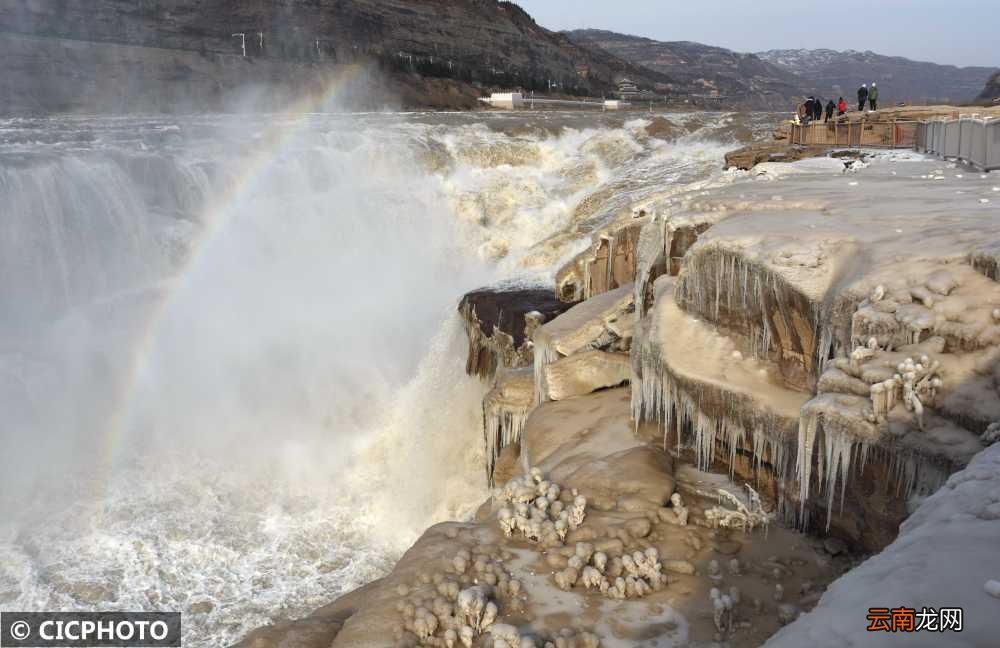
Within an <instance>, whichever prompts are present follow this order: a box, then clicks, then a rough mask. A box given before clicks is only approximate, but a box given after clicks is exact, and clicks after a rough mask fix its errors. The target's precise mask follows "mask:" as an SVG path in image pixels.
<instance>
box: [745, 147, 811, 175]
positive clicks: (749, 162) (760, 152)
mask: <svg viewBox="0 0 1000 648" xmlns="http://www.w3.org/2000/svg"><path fill="white" fill-rule="evenodd" d="M828 150H829V149H828V148H827V147H825V146H798V145H792V146H789V145H788V144H782V143H774V144H751V145H750V146H744V147H743V148H740V149H737V150H735V151H730V152H729V153H726V168H727V169H728V168H731V167H736V168H737V169H742V170H744V171H749V170H750V169H752V168H753V167H754V165H757V164H759V163H761V162H795V161H796V160H802V159H805V158H811V157H823V156H824V155H826V154H827V151H828Z"/></svg>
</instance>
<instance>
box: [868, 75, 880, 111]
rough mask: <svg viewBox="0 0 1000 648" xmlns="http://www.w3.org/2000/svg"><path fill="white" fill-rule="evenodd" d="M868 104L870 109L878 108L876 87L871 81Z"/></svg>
mask: <svg viewBox="0 0 1000 648" xmlns="http://www.w3.org/2000/svg"><path fill="white" fill-rule="evenodd" d="M868 104H869V105H870V106H871V108H872V110H878V87H877V86H876V85H875V82H874V81H872V91H871V92H869V93H868Z"/></svg>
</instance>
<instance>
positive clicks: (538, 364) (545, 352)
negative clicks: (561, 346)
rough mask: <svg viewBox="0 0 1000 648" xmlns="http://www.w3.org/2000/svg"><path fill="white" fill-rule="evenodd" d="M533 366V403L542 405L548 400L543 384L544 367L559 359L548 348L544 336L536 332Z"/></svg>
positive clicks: (557, 355)
mask: <svg viewBox="0 0 1000 648" xmlns="http://www.w3.org/2000/svg"><path fill="white" fill-rule="evenodd" d="M533 342H534V364H535V402H537V403H544V402H545V401H547V400H549V390H548V385H546V383H545V367H546V366H548V365H550V364H552V363H553V362H555V361H556V360H558V359H559V352H558V351H556V350H555V349H553V348H551V347H549V340H548V338H547V337H545V335H539V334H538V332H536V334H535V336H534V340H533Z"/></svg>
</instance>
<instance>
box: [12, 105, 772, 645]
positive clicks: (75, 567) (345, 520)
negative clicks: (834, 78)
mask: <svg viewBox="0 0 1000 648" xmlns="http://www.w3.org/2000/svg"><path fill="white" fill-rule="evenodd" d="M765 123H766V120H764V119H760V118H759V119H756V120H751V119H749V118H747V117H744V116H738V115H728V116H720V115H672V116H670V117H669V118H667V119H663V118H660V119H657V120H655V121H652V120H650V119H641V118H640V119H631V120H627V119H623V118H622V117H618V116H612V115H582V114H564V113H544V114H540V115H524V114H517V115H510V114H507V115H504V114H455V115H420V114H414V115H350V116H345V115H304V116H287V115H285V116H276V115H261V116H245V115H241V116H224V115H219V116H201V117H192V118H176V119H137V118H132V119H120V118H94V119H52V120H10V121H3V122H0V412H2V413H0V442H2V448H3V451H2V456H0V609H8V610H15V609H18V610H44V609H58V610H87V609H123V610H135V609H162V610H181V611H183V612H185V613H186V615H185V621H184V632H185V638H184V639H185V645H188V646H222V645H227V644H229V643H231V642H233V641H234V640H236V639H238V638H239V637H240V636H241V635H242V634H243V633H245V632H246V631H247V630H249V629H251V628H253V627H255V626H258V625H261V624H263V623H266V622H268V621H271V620H274V619H278V618H282V617H294V616H299V615H302V614H305V613H307V612H308V611H310V610H311V609H313V608H315V607H318V606H319V605H322V604H323V603H325V602H328V601H329V600H331V599H333V598H335V597H336V596H337V595H338V594H340V593H342V592H343V591H346V590H348V589H351V588H353V587H356V586H358V585H360V584H362V583H364V582H366V581H369V580H371V579H373V578H375V577H377V576H379V575H380V574H382V573H384V572H385V571H386V570H387V569H388V568H389V566H390V565H391V564H392V561H393V560H395V558H397V557H398V555H399V553H400V551H401V550H402V549H404V548H405V547H406V546H407V545H408V544H409V543H411V542H412V541H413V539H414V538H415V537H416V535H417V534H419V533H420V532H421V531H422V530H423V528H425V527H426V526H427V525H428V524H430V523H432V522H435V521H439V520H442V519H448V518H454V517H461V516H465V515H469V514H470V512H471V511H472V510H473V507H474V506H476V505H477V504H478V503H479V502H480V501H481V500H482V499H483V497H484V495H485V485H484V484H483V483H481V482H482V469H481V462H482V448H481V447H480V444H481V436H480V430H479V426H480V409H479V403H480V399H481V397H482V394H483V392H484V389H485V387H484V386H483V385H482V384H480V383H479V382H478V381H476V380H473V379H470V378H467V377H466V376H465V375H464V372H463V362H464V337H463V334H462V331H461V327H460V324H459V322H458V320H457V317H456V316H455V314H454V309H455V305H456V303H457V300H458V299H459V297H460V296H461V295H462V294H463V292H465V291H467V290H469V289H471V288H475V287H477V286H479V285H483V284H485V283H488V282H490V281H494V280H498V279H510V278H515V279H521V280H525V281H538V280H547V279H550V278H551V276H552V274H553V273H554V271H555V269H556V268H557V267H558V264H559V263H560V261H561V260H564V259H566V258H567V257H568V255H570V254H572V253H573V252H574V251H576V250H578V249H580V247H581V245H583V244H584V241H585V240H586V238H585V234H583V233H578V232H585V231H587V230H588V229H589V228H590V227H591V226H592V225H593V224H594V223H595V222H599V221H600V220H602V219H605V218H609V217H611V216H613V215H614V214H615V213H618V212H620V211H621V210H623V209H628V208H629V206H630V205H631V204H632V202H633V201H634V200H636V199H639V198H641V197H643V196H645V195H648V194H650V193H652V192H657V191H659V192H662V191H665V190H668V189H669V187H676V186H690V184H691V183H694V182H704V181H706V180H709V179H711V178H713V177H715V176H717V175H718V174H719V173H720V169H719V167H720V162H721V156H722V152H723V151H724V150H725V149H726V148H727V146H731V145H732V144H733V142H734V141H735V140H737V139H740V138H744V137H746V136H747V134H748V133H749V132H750V131H751V130H753V129H756V128H758V127H760V128H763V124H765ZM654 127H655V128H654ZM651 133H654V134H656V133H668V134H665V135H664V134H661V135H659V136H651Z"/></svg>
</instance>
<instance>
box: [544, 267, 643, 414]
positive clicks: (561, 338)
mask: <svg viewBox="0 0 1000 648" xmlns="http://www.w3.org/2000/svg"><path fill="white" fill-rule="evenodd" d="M632 298H633V295H632V284H626V285H625V286H622V287H621V288H617V289H615V290H612V291H609V292H606V293H604V294H601V295H598V296H597V297H594V298H593V299H588V300H587V301H585V302H582V303H580V304H577V305H576V306H574V307H573V308H571V309H569V310H568V311H566V312H565V313H563V314H562V315H560V316H559V317H557V318H555V319H553V320H552V321H551V322H548V323H546V324H544V325H542V326H541V327H539V328H538V329H537V330H536V331H535V333H534V336H533V341H534V366H535V395H536V397H537V399H538V401H539V402H544V401H545V400H548V398H549V395H548V387H547V384H546V380H545V378H546V375H545V368H546V366H547V365H549V364H551V363H553V362H555V361H556V360H558V359H559V358H561V357H566V356H569V355H572V354H574V353H577V352H579V351H584V350H587V349H604V350H611V351H621V350H627V349H628V347H629V345H630V344H631V339H632V325H633V323H634V321H635V318H634V316H633V314H632V313H633V302H632Z"/></svg>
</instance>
